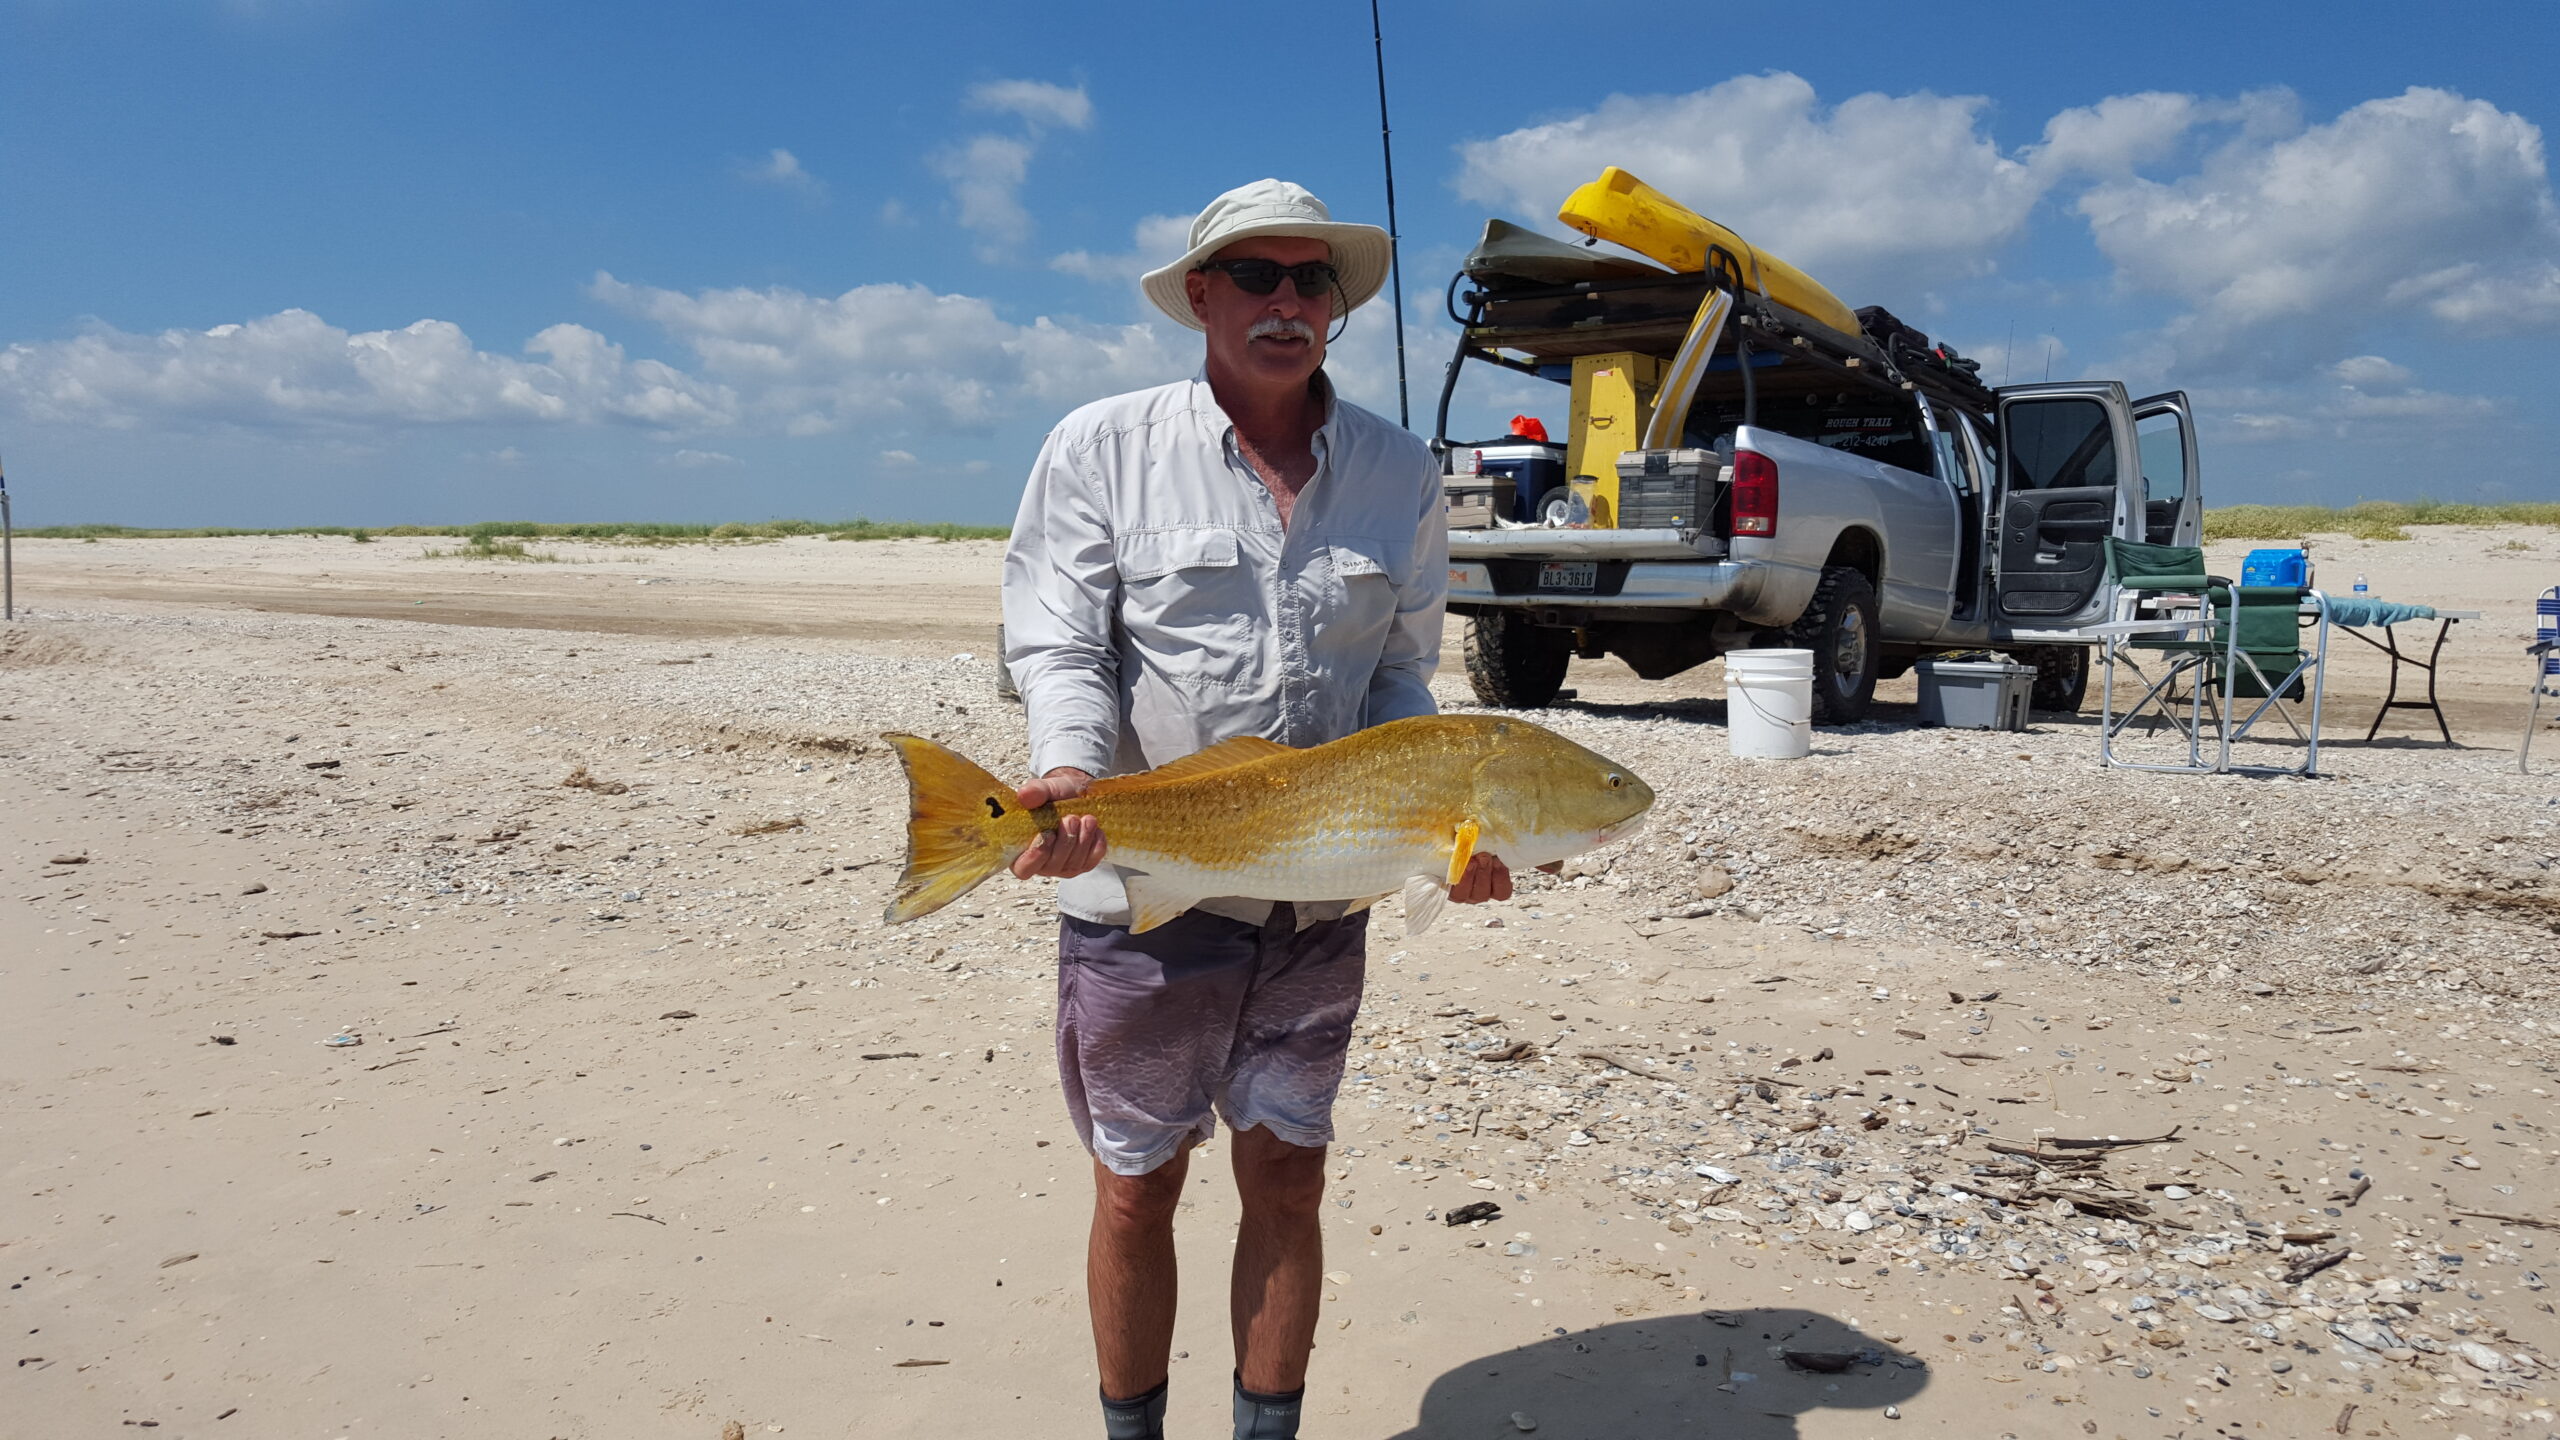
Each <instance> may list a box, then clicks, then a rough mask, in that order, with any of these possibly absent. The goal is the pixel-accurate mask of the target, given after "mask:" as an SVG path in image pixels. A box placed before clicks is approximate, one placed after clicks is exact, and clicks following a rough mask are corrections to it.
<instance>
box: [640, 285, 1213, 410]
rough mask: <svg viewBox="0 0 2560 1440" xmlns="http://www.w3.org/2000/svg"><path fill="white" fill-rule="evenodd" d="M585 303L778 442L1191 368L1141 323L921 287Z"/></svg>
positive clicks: (1078, 397)
mask: <svg viewBox="0 0 2560 1440" xmlns="http://www.w3.org/2000/svg"><path fill="white" fill-rule="evenodd" d="M590 291H591V293H592V294H594V295H595V296H596V297H597V298H599V299H601V300H604V301H605V302H607V303H609V304H612V305H614V306H616V307H618V308H620V309H623V310H625V311H628V312H630V313H632V314H635V315H639V316H643V317H645V318H647V319H649V320H650V321H652V322H654V323H656V324H657V325H659V326H660V327H661V328H663V329H664V330H665V331H666V332H667V334H669V335H670V336H672V337H673V338H674V339H676V340H677V341H678V342H680V343H682V344H683V345H684V346H685V347H686V348H687V349H689V350H691V351H692V352H693V354H694V356H695V357H696V359H697V361H698V362H699V368H700V370H701V371H702V373H703V374H704V375H705V376H706V377H708V378H710V379H713V380H716V381H717V382H718V383H719V384H721V385H722V386H723V387H725V388H728V389H730V390H733V391H734V392H735V393H736V394H738V395H739V396H740V401H739V408H740V412H741V414H742V416H744V417H746V418H748V419H751V420H752V421H754V422H755V423H759V424H765V425H771V426H775V427H777V428H783V429H785V430H786V432H787V433H795V434H815V433H823V432H826V431H832V430H838V429H842V428H846V427H848V426H853V425H858V424H862V423H865V422H871V421H881V420H891V419H903V418H914V417H922V418H927V419H931V420H934V421H937V422H941V423H948V424H956V425H963V426H972V427H975V426H984V425H989V424H993V423H995V422H996V421H998V420H1000V419H1003V418H1005V417H1007V416H1009V415H1011V414H1013V413H1015V411H1016V410H1017V409H1018V408H1019V407H1020V406H1022V405H1024V404H1026V403H1028V402H1032V401H1037V402H1039V403H1040V404H1042V405H1044V406H1054V407H1060V408H1063V407H1065V406H1068V405H1074V404H1079V403H1081V402H1083V401H1086V400H1091V399H1096V398H1098V397H1100V396H1103V395H1109V394H1113V393H1116V392H1118V391H1121V390H1128V389H1134V388H1137V387H1139V386H1143V385H1151V384H1158V383H1161V382H1163V381H1165V380H1169V379H1172V378H1174V377H1175V376H1177V375H1180V374H1181V373H1183V371H1184V370H1185V369H1187V368H1188V367H1189V365H1190V364H1191V363H1192V362H1191V361H1190V360H1189V358H1188V357H1187V356H1184V357H1182V358H1177V357H1176V355H1175V353H1174V351H1173V349H1172V348H1170V347H1169V346H1168V345H1167V343H1166V339H1165V337H1164V335H1163V334H1162V333H1161V332H1160V331H1159V330H1157V329H1156V328H1154V327H1150V326H1147V325H1096V324H1088V323H1085V322H1082V321H1077V320H1071V319H1070V320H1055V319H1051V318H1049V317H1046V316H1043V317H1040V318H1038V319H1036V320H1033V321H1032V322H1031V323H1029V324H1027V325H1017V324H1014V323H1012V322H1010V321H1007V320H1005V319H1004V318H1002V317H1001V316H999V315H998V314H997V313H996V310H995V307H994V306H993V305H991V304H989V303H988V302H987V301H985V300H981V299H978V298H975V297H973V296H967V295H944V294H938V293H936V292H934V291H932V290H928V289H926V288H924V287H923V286H920V285H863V286H857V287H856V288H854V289H851V290H848V291H846V292H844V293H843V294H841V295H837V296H834V297H832V298H830V297H826V296H818V295H810V294H807V293H805V292H803V291H799V290H792V289H785V288H775V289H770V290H746V289H732V290H704V291H698V292H694V293H685V292H681V291H675V290H661V289H656V288H652V287H647V286H637V285H629V284H625V283H624V282H622V281H620V280H617V279H615V278H614V277H612V276H611V275H599V276H598V277H597V278H596V281H595V283H594V284H593V286H591V287H590Z"/></svg>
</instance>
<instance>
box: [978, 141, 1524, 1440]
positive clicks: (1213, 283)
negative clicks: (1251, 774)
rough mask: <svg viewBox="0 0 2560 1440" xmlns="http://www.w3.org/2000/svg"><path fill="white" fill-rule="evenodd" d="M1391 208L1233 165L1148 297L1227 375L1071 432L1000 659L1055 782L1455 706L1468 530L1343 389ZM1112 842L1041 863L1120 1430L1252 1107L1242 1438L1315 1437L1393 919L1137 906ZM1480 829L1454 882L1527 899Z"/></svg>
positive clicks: (1164, 1351) (1123, 406) (1105, 1387)
mask: <svg viewBox="0 0 2560 1440" xmlns="http://www.w3.org/2000/svg"><path fill="white" fill-rule="evenodd" d="M1387 264H1388V250H1387V236H1386V233H1385V232H1384V231H1382V230H1380V229H1378V228H1377V227H1376V226H1373V225H1352V224H1344V223H1340V222H1337V221H1335V220H1333V219H1332V217H1331V215H1330V214H1329V212H1328V211H1327V210H1326V209H1325V207H1324V205H1323V204H1322V202H1320V201H1318V200H1317V199H1316V198H1315V197H1314V196H1313V195H1310V194H1308V193H1307V192H1306V191H1305V190H1303V189H1301V188H1300V187H1298V186H1296V185H1291V184H1287V183H1285V182H1283V181H1278V180H1262V181H1257V182H1255V183H1253V184H1251V185H1246V186H1243V187H1241V188H1239V189H1235V190H1231V191H1228V192H1227V193H1226V194H1224V195H1221V196H1219V197H1218V198H1217V199H1216V200H1214V201H1212V202H1210V204H1209V207H1208V208H1207V209H1205V210H1203V211H1201V212H1200V215H1199V218H1198V219H1196V220H1194V221H1193V222H1192V226H1191V248H1190V250H1189V252H1188V253H1186V254H1185V255H1184V256H1183V257H1182V258H1181V259H1179V260H1177V261H1175V262H1174V263H1172V264H1171V265H1168V266H1166V267H1164V268H1163V269H1161V270H1157V271H1154V272H1152V273H1150V274H1148V275H1147V276H1146V277H1145V279H1144V281H1143V285H1144V288H1145V291H1146V294H1147V298H1148V299H1150V300H1152V301H1153V302H1154V303H1155V304H1156V305H1157V306H1158V307H1159V308H1160V309H1162V310H1163V311H1164V312H1165V313H1166V314H1167V315H1170V316H1172V317H1173V318H1174V319H1175V320H1176V321H1178V322H1180V323H1181V324H1184V325H1187V326H1189V327H1191V328H1192V329H1195V330H1199V331H1201V332H1203V333H1204V335H1205V337H1206V339H1207V356H1206V359H1205V361H1204V363H1203V365H1202V368H1201V371H1200V373H1199V374H1198V375H1197V376H1195V377H1194V378H1192V379H1190V380H1186V381H1182V382H1180V383H1177V384H1173V385H1166V386H1160V387H1158V388H1156V389H1153V390H1142V391H1138V392H1136V393H1134V394H1129V395H1121V396H1117V397H1114V398H1112V399H1109V400H1104V401H1100V402H1097V403H1095V404H1092V405H1088V406H1085V407H1084V408H1083V409H1081V410H1078V411H1076V412H1075V413H1074V414H1072V415H1070V416H1068V417H1067V418H1066V420H1065V421H1063V422H1062V423H1060V425H1059V426H1058V428H1057V429H1056V430H1055V431H1053V432H1051V434H1050V436H1049V438H1048V441H1047V443H1046V444H1045V445H1044V446H1043V447H1042V448H1041V452H1040V458H1039V460H1038V462H1037V463H1036V464H1035V465H1034V466H1033V468H1032V472H1031V479H1030V483H1029V484H1028V485H1027V486H1026V487H1025V489H1024V491H1023V497H1022V509H1021V513H1020V514H1019V515H1018V516H1017V518H1016V519H1015V522H1014V529H1013V541H1012V544H1011V546H1010V547H1009V548H1008V549H1007V551H1006V554H1005V572H1004V618H1005V636H1006V649H1005V662H1006V664H1007V665H1008V666H1010V667H1011V670H1012V673H1013V677H1014V682H1015V684H1016V685H1017V686H1018V687H1019V688H1020V690H1021V692H1022V698H1023V701H1024V704H1025V706H1026V707H1027V709H1028V711H1029V720H1030V729H1031V768H1032V771H1033V773H1034V774H1035V775H1037V776H1038V777H1039V778H1037V779H1035V780H1033V781H1031V782H1030V783H1029V784H1026V785H1024V786H1023V787H1022V789H1021V796H1022V803H1023V804H1024V805H1026V806H1039V805H1043V804H1046V803H1048V802H1050V801H1052V800H1057V799H1063V798H1065V797H1067V796H1071V795H1075V794H1079V793H1081V792H1082V791H1083V789H1084V787H1085V786H1086V785H1087V784H1089V783H1090V782H1091V781H1092V780H1093V778H1094V777H1096V776H1100V775H1109V774H1126V773H1129V772H1133V771H1138V770H1145V769H1150V768H1153V767H1155V766H1158V765H1162V764H1165V763H1166V762H1168V761H1172V760H1178V759H1180V758H1182V757H1183V756H1185V755H1188V754H1191V753H1192V752H1194V751H1196V750H1200V749H1202V748H1205V747H1206V746H1209V745H1212V744H1214V743H1216V742H1218V741H1220V740H1226V739H1231V738H1233V737H1235V736H1238V735H1258V736H1261V737H1264V738H1266V739H1271V740H1277V741H1279V742H1281V743H1282V744H1285V745H1295V746H1307V745H1317V744H1322V743H1323V742H1325V741H1328V740H1335V739H1339V738H1341V737H1342V736H1344V735H1348V734H1350V733H1352V732H1353V731H1355V730H1359V729H1362V728H1364V727H1367V726H1370V725H1376V724H1380V723H1383V722H1385V721H1388V720H1396V719H1401V718H1403V717H1406V716H1410V715H1424V714H1429V713H1431V712H1432V710H1433V709H1434V706H1433V704H1432V700H1431V692H1430V688H1429V681H1430V678H1431V672H1432V670H1433V669H1434V668H1435V667H1436V666H1437V665H1438V663H1439V658H1440V626H1441V617H1442V613H1443V610H1444V607H1445V602H1446V599H1447V591H1448V583H1447V574H1448V565H1447V558H1448V537H1447V532H1446V530H1445V528H1444V526H1443V524H1442V520H1441V502H1440V479H1439V474H1438V467H1437V466H1436V465H1435V464H1434V463H1433V461H1432V457H1431V454H1430V452H1429V450H1428V449H1427V448H1426V447H1424V446H1423V444H1422V443H1421V442H1420V441H1418V440H1416V439H1415V438H1414V437H1413V436H1412V435H1410V434H1408V433H1407V432H1405V431H1404V430H1402V429H1399V428H1397V427H1396V426H1393V425H1390V424H1388V423H1387V422H1386V421H1384V420H1382V419H1380V418H1379V417H1377V416H1375V415H1372V414H1370V413H1368V412H1367V411H1365V410H1362V409H1359V408H1358V407H1356V406H1352V405H1347V404H1344V403H1342V402H1341V401H1339V400H1338V399H1336V398H1335V397H1334V394H1333V388H1332V385H1331V384H1330V382H1329V381H1327V379H1326V378H1325V375H1324V370H1323V366H1324V356H1325V345H1326V341H1327V332H1328V330H1329V329H1331V328H1332V327H1333V325H1334V324H1335V323H1336V322H1337V321H1339V320H1340V319H1341V318H1342V317H1343V316H1344V315H1346V314H1348V313H1349V312H1350V311H1351V310H1352V309H1353V308H1355V307H1356V306H1358V305H1359V304H1361V303H1362V302H1363V301H1366V300H1368V299H1369V298H1370V297H1371V296H1373V295H1375V294H1376V293H1377V291H1378V287H1379V286H1380V285H1382V284H1383V283H1385V280H1386V276H1387ZM1107 854H1108V837H1107V836H1105V835H1103V834H1101V833H1100V831H1099V830H1098V828H1097V827H1096V825H1095V822H1094V821H1093V819H1092V817H1090V816H1073V817H1069V818H1068V819H1067V820H1066V821H1064V822H1063V824H1062V826H1061V829H1060V830H1059V831H1058V832H1057V833H1056V835H1054V836H1050V837H1043V839H1042V841H1041V842H1040V843H1039V844H1037V845H1035V846H1034V847H1033V848H1032V849H1031V850H1029V851H1027V852H1026V853H1024V854H1023V856H1022V857H1021V858H1020V859H1019V860H1017V861H1016V862H1015V864H1014V873H1015V874H1017V875H1021V876H1025V877H1030V876H1035V875H1049V876H1058V877H1061V878H1062V879H1064V880H1065V883H1064V884H1062V885H1060V886H1059V887H1058V905H1059V909H1060V910H1061V911H1062V912H1063V913H1062V914H1061V915H1060V917H1059V937H1058V959H1059V966H1058V1069H1059V1075H1060V1079H1061V1081H1062V1083H1063V1086H1064V1088H1065V1091H1066V1098H1067V1108H1068V1110H1069V1112H1070V1113H1071V1114H1072V1116H1073V1118H1074V1121H1075V1125H1076V1129H1077V1131H1078V1133H1079V1135H1080V1137H1081V1138H1082V1139H1083V1141H1084V1143H1085V1146H1086V1148H1087V1149H1088V1150H1090V1151H1091V1152H1092V1154H1093V1159H1094V1167H1093V1177H1094V1209H1093V1229H1092V1233H1091V1237H1090V1240H1089V1243H1088V1248H1087V1252H1086V1261H1085V1264H1086V1290H1087V1295H1088V1300H1089V1303H1090V1306H1091V1309H1092V1314H1093V1338H1094V1350H1095V1354H1096V1359H1097V1361H1098V1363H1099V1368H1100V1370H1101V1382H1102V1406H1103V1423H1104V1433H1105V1434H1106V1435H1107V1436H1109V1437H1110V1440H1154V1437H1159V1436H1161V1435H1162V1434H1163V1417H1164V1408H1165V1391H1166V1373H1167V1367H1168V1360H1169V1351H1170V1350H1171V1347H1172V1343H1173V1319H1174V1250H1173V1215H1174V1210H1175V1207H1176V1205H1177V1204H1178V1202H1179V1201H1180V1199H1181V1197H1182V1187H1183V1182H1184V1178H1185V1176H1186V1174H1187V1172H1188V1169H1189V1152H1190V1150H1191V1148H1192V1147H1193V1146H1195V1145H1198V1144H1199V1143H1200V1142H1202V1141H1204V1140H1206V1139H1208V1138H1209V1136H1210V1134H1211V1133H1212V1131H1213V1130H1214V1128H1215V1121H1214V1120H1213V1118H1212V1116H1213V1113H1222V1114H1224V1115H1225V1116H1226V1119H1227V1124H1228V1126H1229V1128H1231V1129H1232V1130H1233V1131H1234V1132H1235V1134H1234V1137H1233V1142H1232V1144H1231V1146H1230V1150H1231V1152H1232V1164H1233V1168H1234V1171H1235V1181H1236V1191H1237V1195H1238V1198H1239V1199H1240V1200H1241V1202H1242V1205H1243V1211H1244V1214H1243V1219H1242V1222H1241V1223H1240V1225H1239V1226H1238V1229H1237V1234H1236V1256H1235V1271H1234V1275H1233V1277H1232V1282H1231V1285H1230V1289H1229V1307H1230V1311H1231V1316H1232V1320H1233V1326H1234V1334H1235V1352H1236V1367H1235V1368H1236V1373H1235V1398H1234V1410H1235V1416H1236V1422H1235V1433H1236V1435H1237V1436H1238V1437H1239V1440H1246V1437H1250V1440H1286V1437H1292V1436H1295V1435H1296V1434H1297V1433H1298V1408H1299V1402H1300V1399H1301V1397H1302V1396H1303V1395H1304V1393H1305V1384H1306V1371H1307V1356H1308V1352H1309V1351H1310V1350H1311V1349H1313V1348H1314V1343H1315V1324H1316V1310H1317V1306H1318V1303H1319V1302H1320V1300H1321V1299H1322V1285H1323V1273H1324V1237H1323V1232H1322V1228H1321V1219H1320V1216H1319V1215H1318V1212H1317V1207H1318V1206H1319V1205H1320V1204H1321V1202H1322V1199H1323V1193H1324V1158H1325V1146H1326V1145H1327V1144H1328V1143H1329V1142H1330V1141H1331V1140H1332V1138H1333V1119H1332V1112H1333V1100H1334V1095H1335V1092H1336V1091H1337V1090H1338V1089H1339V1088H1340V1085H1341V1082H1342V1069H1343V1056H1344V1052H1345V1051H1346V1050H1347V1049H1348V1047H1349V1044H1350V1037H1351V1023H1352V1019H1353V1017H1354V1016H1355V1015H1356V1014H1357V1013H1358V1011H1359V1005H1360V985H1361V978H1362V975H1363V973H1364V964H1365V959H1366V953H1365V948H1364V946H1365V941H1366V936H1367V925H1368V917H1367V915H1366V914H1359V913H1355V914H1345V913H1344V911H1345V910H1346V908H1347V906H1345V905H1340V904H1335V905H1306V904H1300V905H1295V906H1292V905H1289V904H1285V903H1283V904H1273V903H1271V902H1267V901H1256V900H1243V899H1224V900H1210V901H1205V902H1203V903H1202V904H1201V905H1199V906H1198V907H1196V908H1194V909H1192V910H1190V911H1187V912H1185V913H1184V914H1183V915H1182V916H1181V917H1179V918H1177V919H1175V920H1173V921H1171V922H1169V923H1167V924H1165V925H1162V926H1160V927H1158V928H1156V929H1154V930H1150V931H1148V932H1147V933H1145V934H1143V935H1133V934H1131V933H1130V932H1129V929H1128V925H1129V910H1128V905H1127V900H1126V897H1125V896H1124V894H1123V893H1122V891H1121V885H1120V881H1119V878H1118V875H1117V873H1116V872H1115V871H1114V870H1113V869H1112V868H1111V867H1110V866H1109V865H1107V864H1105V863H1103V862H1104V857H1105V856H1106V855H1107ZM1510 893H1511V883H1510V876H1509V874H1508V872H1507V871H1505V870H1504V869H1503V867H1502V864H1501V862H1500V861H1499V860H1497V859H1495V858H1493V857H1491V856H1487V855H1479V856H1477V857H1476V860H1475V862H1473V863H1471V864H1470V866H1469V868H1468V871H1467V873H1466V875H1465V877H1464V878H1463V879H1462V881H1461V882H1460V884H1459V885H1457V886H1456V887H1454V888H1453V889H1452V892H1451V894H1450V898H1451V899H1452V900H1457V901H1461V902H1477V901H1483V900H1487V899H1506V898H1508V897H1509V895H1510Z"/></svg>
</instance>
